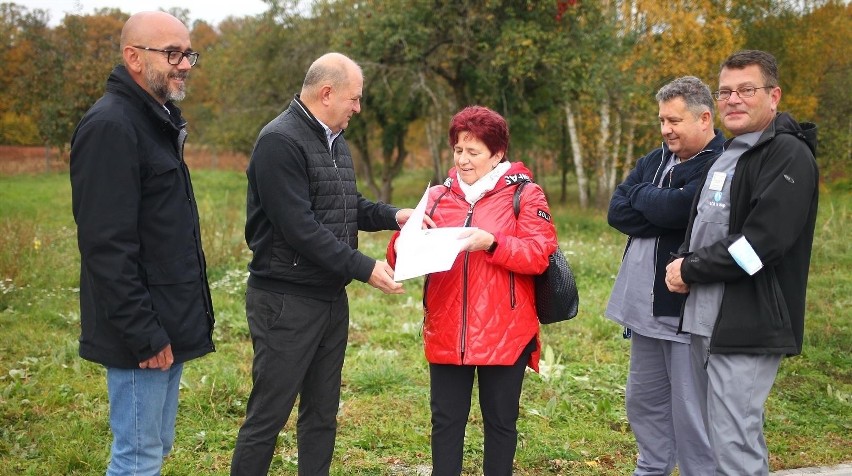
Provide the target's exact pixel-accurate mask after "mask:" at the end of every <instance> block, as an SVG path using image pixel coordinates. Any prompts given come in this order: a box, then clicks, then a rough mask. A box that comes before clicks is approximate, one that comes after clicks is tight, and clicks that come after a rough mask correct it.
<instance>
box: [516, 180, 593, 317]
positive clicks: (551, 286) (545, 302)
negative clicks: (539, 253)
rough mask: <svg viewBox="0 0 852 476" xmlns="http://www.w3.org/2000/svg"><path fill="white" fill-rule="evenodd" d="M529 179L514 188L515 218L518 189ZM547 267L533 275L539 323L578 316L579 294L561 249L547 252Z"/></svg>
mask: <svg viewBox="0 0 852 476" xmlns="http://www.w3.org/2000/svg"><path fill="white" fill-rule="evenodd" d="M528 183H529V182H526V181H525V182H521V183H520V184H519V185H518V188H517V189H515V196H514V198H513V200H512V206H513V207H514V209H515V219H517V218H518V215H519V214H520V213H521V191H522V190H523V189H524V186H525V185H526V184H528ZM549 259H550V264H549V265H548V266H547V269H546V270H545V271H544V272H543V273H542V274H539V275H538V276H536V277H535V310H536V314H538V321H539V322H540V323H542V324H552V323H554V322H560V321H567V320H568V319H571V318H573V317H574V316H576V315H577V310H578V306H579V304H580V296H579V294H578V293H577V281H575V280H574V272H573V271H571V266H569V265H568V260H567V259H566V258H565V254H564V253H562V250H560V249H559V248H556V251H554V252H553V253H552V254H551V255H550V258H549Z"/></svg>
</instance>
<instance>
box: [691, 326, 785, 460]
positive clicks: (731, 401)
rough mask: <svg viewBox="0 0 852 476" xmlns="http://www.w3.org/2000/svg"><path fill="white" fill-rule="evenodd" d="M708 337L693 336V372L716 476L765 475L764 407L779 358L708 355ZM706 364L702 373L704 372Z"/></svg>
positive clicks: (756, 355)
mask: <svg viewBox="0 0 852 476" xmlns="http://www.w3.org/2000/svg"><path fill="white" fill-rule="evenodd" d="M709 347H710V338H709V337H701V336H696V335H693V336H692V368H693V370H694V371H695V383H696V385H698V387H699V391H700V392H702V393H701V394H702V395H703V396H704V398H702V399H701V413H702V415H703V417H704V422H705V424H706V426H707V432H708V435H709V437H710V446H711V447H712V448H713V454H714V458H715V460H716V475H717V476H767V475H768V474H769V451H768V450H767V448H766V440H765V438H764V437H763V405H764V404H765V403H766V398H767V397H768V396H769V391H770V390H771V389H772V385H773V384H774V383H775V376H776V375H777V374H778V367H779V366H780V365H781V358H782V357H783V356H781V355H777V354H771V355H765V354H712V355H711V354H708V352H707V349H709ZM705 363H706V367H707V368H706V369H705Z"/></svg>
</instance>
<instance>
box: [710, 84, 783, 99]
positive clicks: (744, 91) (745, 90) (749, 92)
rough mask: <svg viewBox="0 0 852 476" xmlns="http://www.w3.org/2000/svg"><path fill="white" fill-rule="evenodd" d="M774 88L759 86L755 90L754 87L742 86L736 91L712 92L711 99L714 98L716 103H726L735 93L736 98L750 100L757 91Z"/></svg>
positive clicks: (722, 90) (721, 90)
mask: <svg viewBox="0 0 852 476" xmlns="http://www.w3.org/2000/svg"><path fill="white" fill-rule="evenodd" d="M774 87H775V86H761V87H759V88H756V87H754V86H743V87H741V88H737V89H720V90H718V91H713V97H714V98H716V100H717V101H727V100H728V99H730V97H731V94H733V93H737V96H739V97H741V98H750V97H753V96H754V95H755V94H756V93H757V90H758V89H772V88H774Z"/></svg>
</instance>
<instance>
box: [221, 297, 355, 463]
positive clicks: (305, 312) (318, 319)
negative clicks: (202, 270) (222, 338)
mask: <svg viewBox="0 0 852 476" xmlns="http://www.w3.org/2000/svg"><path fill="white" fill-rule="evenodd" d="M246 317H247V318H248V324H249V331H250V332H251V339H252V345H253V347H254V361H253V363H252V381H253V386H252V390H251V395H250V396H249V400H248V407H247V409H246V419H245V422H244V423H243V425H242V427H241V428H240V431H239V434H238V435H237V443H236V448H235V449H234V456H233V459H232V461H231V475H232V476H263V475H266V474H267V472H268V471H269V465H270V463H271V461H272V456H273V454H274V452H275V441H276V439H277V437H278V433H279V432H281V430H282V429H283V428H284V425H285V424H286V423H287V419H288V418H289V417H290V412H291V411H292V410H293V405H294V403H295V401H296V396H297V395H299V419H298V422H297V424H296V438H297V441H298V447H299V448H298V450H299V475H300V476H315V475H327V474H328V472H329V467H330V466H331V458H332V455H333V453H334V439H335V434H336V432H337V410H338V404H339V402H340V381H341V372H342V369H343V358H344V354H345V352H346V342H347V339H348V336H349V301H348V299H347V296H346V293H345V291H344V292H341V294H340V297H339V298H338V299H337V300H335V301H322V300H317V299H312V298H307V297H302V296H293V295H288V294H278V293H272V292H268V291H263V290H260V289H257V288H252V287H249V288H248V289H247V290H246Z"/></svg>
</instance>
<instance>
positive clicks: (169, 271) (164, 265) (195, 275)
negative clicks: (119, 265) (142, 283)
mask: <svg viewBox="0 0 852 476" xmlns="http://www.w3.org/2000/svg"><path fill="white" fill-rule="evenodd" d="M142 267H143V268H144V269H145V274H146V276H147V277H148V285H149V286H157V285H163V284H179V283H188V282H191V281H196V280H198V279H200V277H201V266H200V265H199V263H198V256H196V254H195V253H190V254H186V255H184V256H181V257H180V258H177V259H174V260H169V261H158V262H154V263H142Z"/></svg>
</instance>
